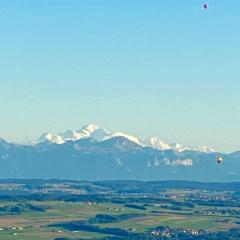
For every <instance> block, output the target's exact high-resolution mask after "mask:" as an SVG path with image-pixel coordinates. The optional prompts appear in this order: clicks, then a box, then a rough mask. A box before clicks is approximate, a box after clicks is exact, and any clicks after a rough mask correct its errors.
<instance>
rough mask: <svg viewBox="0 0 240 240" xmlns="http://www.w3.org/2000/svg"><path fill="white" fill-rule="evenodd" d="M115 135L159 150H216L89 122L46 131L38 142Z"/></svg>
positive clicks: (106, 137) (61, 141)
mask: <svg viewBox="0 0 240 240" xmlns="http://www.w3.org/2000/svg"><path fill="white" fill-rule="evenodd" d="M113 137H124V138H126V139H128V140H129V141H131V142H134V143H136V144H138V145H140V146H143V147H146V146H147V147H151V148H154V149H157V150H161V151H164V150H173V151H176V152H183V151H199V152H205V153H209V152H215V151H214V149H211V148H208V147H204V146H201V147H192V146H185V145H181V144H179V143H166V142H163V141H161V140H160V139H159V138H157V137H152V138H149V139H145V140H142V139H139V138H138V137H135V136H132V135H129V134H127V133H123V132H113V133H110V132H108V131H107V130H105V129H103V128H99V127H98V126H97V125H96V124H92V123H90V124H88V125H85V126H84V127H82V128H81V129H80V130H77V131H73V130H70V129H69V130H67V131H65V132H61V133H59V134H51V133H45V134H43V135H42V136H41V137H40V138H39V139H38V142H44V141H50V142H54V143H57V144H63V143H65V142H66V141H69V140H71V141H76V140H79V139H82V138H93V139H95V140H97V141H104V140H108V139H111V138H113Z"/></svg>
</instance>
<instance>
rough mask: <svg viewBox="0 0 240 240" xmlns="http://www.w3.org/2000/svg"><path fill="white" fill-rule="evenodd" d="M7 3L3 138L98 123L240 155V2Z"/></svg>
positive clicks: (0, 95) (2, 41)
mask: <svg viewBox="0 0 240 240" xmlns="http://www.w3.org/2000/svg"><path fill="white" fill-rule="evenodd" d="M203 3H204V1H199V0H192V1H189V0H181V1H180V0H167V1H161V0H131V1H129V0H64V1H63V0H48V1H46V0H41V1H32V0H28V1H27V0H11V1H9V0H1V1H0V83H1V85H0V136H1V137H3V138H5V139H7V140H9V141H26V140H32V139H35V138H37V137H38V136H39V135H40V134H41V133H42V132H47V131H50V132H58V131H61V130H66V129H68V128H72V129H78V128H80V127H81V126H82V125H84V124H86V123H89V122H94V123H97V124H98V125H100V126H103V127H105V128H107V129H109V130H121V131H126V132H129V133H131V134H136V135H139V136H141V137H148V136H152V135H154V136H158V137H160V138H162V139H163V140H165V141H170V142H173V141H177V142H180V143H183V144H190V145H208V146H211V147H214V148H216V149H220V150H224V151H233V150H239V149H240V44H239V43H240V1H239V0H230V1H222V0H209V1H208V3H209V10H208V11H204V10H203V8H202V4H203Z"/></svg>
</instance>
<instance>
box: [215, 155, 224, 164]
mask: <svg viewBox="0 0 240 240" xmlns="http://www.w3.org/2000/svg"><path fill="white" fill-rule="evenodd" d="M216 161H217V163H218V164H220V163H222V161H223V158H222V157H221V156H217V158H216Z"/></svg>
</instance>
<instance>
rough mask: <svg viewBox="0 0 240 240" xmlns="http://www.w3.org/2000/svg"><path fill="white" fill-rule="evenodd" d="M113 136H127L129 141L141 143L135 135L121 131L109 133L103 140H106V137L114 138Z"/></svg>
mask: <svg viewBox="0 0 240 240" xmlns="http://www.w3.org/2000/svg"><path fill="white" fill-rule="evenodd" d="M114 137H124V138H127V139H128V140H130V141H131V142H134V143H136V144H138V145H143V144H142V143H141V141H140V140H139V139H138V138H137V137H134V136H132V135H128V134H126V133H123V132H114V133H112V134H111V135H109V136H106V137H105V138H104V139H103V140H108V139H111V138H114Z"/></svg>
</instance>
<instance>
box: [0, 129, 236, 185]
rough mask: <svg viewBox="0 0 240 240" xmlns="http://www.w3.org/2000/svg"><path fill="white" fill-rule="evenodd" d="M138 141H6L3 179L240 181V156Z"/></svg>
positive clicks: (1, 147) (1, 148) (0, 146)
mask: <svg viewBox="0 0 240 240" xmlns="http://www.w3.org/2000/svg"><path fill="white" fill-rule="evenodd" d="M93 129H95V130H94V131H96V130H97V131H99V132H101V134H102V133H103V131H102V130H99V128H96V127H95V128H94V127H93ZM94 131H93V132H94ZM104 132H107V131H104ZM85 133H86V132H85ZM86 135H88V134H87V133H86ZM90 135H91V134H90ZM136 139H137V138H135V137H131V138H130V137H128V135H127V136H126V135H123V134H115V135H114V134H111V136H108V137H106V136H105V137H104V139H101V140H99V139H96V138H95V139H94V138H91V136H89V135H88V136H85V137H83V138H79V139H75V140H72V139H69V140H64V141H63V142H61V143H55V142H53V141H49V140H46V139H44V140H43V139H42V141H39V142H38V143H37V144H35V145H19V144H12V143H7V142H6V141H4V140H3V139H2V140H0V163H1V168H0V178H44V179H50V178H51V179H53V178H55V179H86V180H103V179H139V180H170V179H171V180H179V179H181V180H191V181H212V182H213V181H216V182H218V181H225V182H230V181H240V153H239V152H235V153H231V154H221V156H222V157H223V159H224V161H223V163H222V164H217V163H216V156H217V155H218V154H219V153H216V152H214V151H200V150H196V149H189V150H183V151H178V150H176V149H172V148H169V149H159V148H156V147H153V146H150V145H146V144H143V143H142V142H141V140H139V142H137V141H136Z"/></svg>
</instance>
